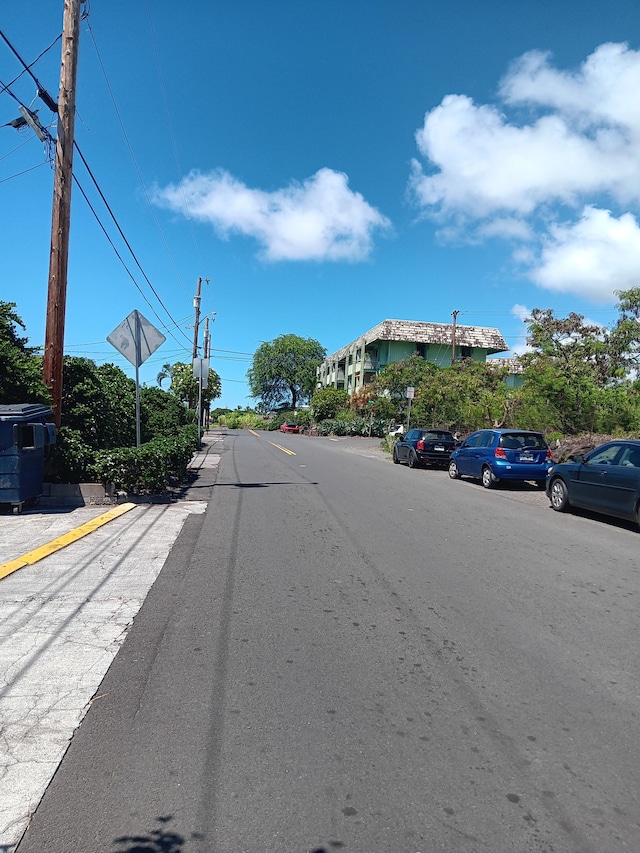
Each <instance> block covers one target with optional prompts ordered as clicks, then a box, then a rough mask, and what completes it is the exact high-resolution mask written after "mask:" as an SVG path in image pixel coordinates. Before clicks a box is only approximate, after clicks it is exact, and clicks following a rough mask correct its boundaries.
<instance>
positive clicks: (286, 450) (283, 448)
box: [269, 441, 296, 456]
mask: <svg viewBox="0 0 640 853" xmlns="http://www.w3.org/2000/svg"><path fill="white" fill-rule="evenodd" d="M269 444H271V445H273V447H277V448H278V450H281V451H282V452H283V453H288V454H289V456H295V455H296V454H295V453H294V451H293V450H289V449H288V448H286V447H282V445H281V444H276V443H275V442H274V441H270V442H269Z"/></svg>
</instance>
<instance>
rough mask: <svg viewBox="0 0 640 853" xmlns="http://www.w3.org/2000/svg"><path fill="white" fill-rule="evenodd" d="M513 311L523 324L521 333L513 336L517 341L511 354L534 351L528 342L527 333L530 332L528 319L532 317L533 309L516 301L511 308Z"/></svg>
mask: <svg viewBox="0 0 640 853" xmlns="http://www.w3.org/2000/svg"><path fill="white" fill-rule="evenodd" d="M511 313H512V314H513V316H514V317H516V318H517V319H518V320H519V321H520V323H521V324H522V325H521V330H520V334H519V335H517V336H513V337H514V340H515V343H514V344H513V346H512V347H511V354H513V355H524V354H525V352H531V351H532V347H530V346H529V345H528V344H527V335H528V334H529V327H528V325H527V323H526V321H527V320H528V319H529V318H530V317H531V311H530V310H529V308H527V306H526V305H519V304H518V303H516V304H515V305H514V306H513V307H512V308H511Z"/></svg>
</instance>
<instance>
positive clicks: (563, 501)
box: [549, 477, 569, 512]
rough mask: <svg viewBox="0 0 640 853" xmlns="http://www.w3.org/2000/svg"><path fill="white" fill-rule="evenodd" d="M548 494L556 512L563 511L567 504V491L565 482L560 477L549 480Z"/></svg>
mask: <svg viewBox="0 0 640 853" xmlns="http://www.w3.org/2000/svg"><path fill="white" fill-rule="evenodd" d="M549 496H550V498H551V506H552V507H553V509H555V511H556V512H564V510H565V509H566V508H567V507H568V506H569V492H568V491H567V484H566V483H565V481H564V480H561V479H560V477H556V478H555V480H552V481H551V488H550V489H549Z"/></svg>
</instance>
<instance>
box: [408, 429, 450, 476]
mask: <svg viewBox="0 0 640 853" xmlns="http://www.w3.org/2000/svg"><path fill="white" fill-rule="evenodd" d="M455 446H456V440H455V438H454V437H453V436H452V435H451V433H450V432H447V430H444V429H410V430H409V432H408V433H407V434H406V435H405V437H404V438H401V439H400V440H399V441H396V443H395V444H394V446H393V461H394V462H395V463H396V465H397V464H398V463H399V462H406V463H407V464H408V465H409V467H410V468H424V467H426V466H428V465H432V466H434V467H438V468H446V467H447V465H448V464H449V459H450V458H451V451H452V450H453V449H454V447H455Z"/></svg>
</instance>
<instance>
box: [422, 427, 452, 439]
mask: <svg viewBox="0 0 640 853" xmlns="http://www.w3.org/2000/svg"><path fill="white" fill-rule="evenodd" d="M422 435H423V437H424V438H432V439H434V440H435V441H453V440H454V438H453V436H452V435H451V433H450V432H445V431H444V430H436V429H429V430H426V432H423V433H422Z"/></svg>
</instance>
